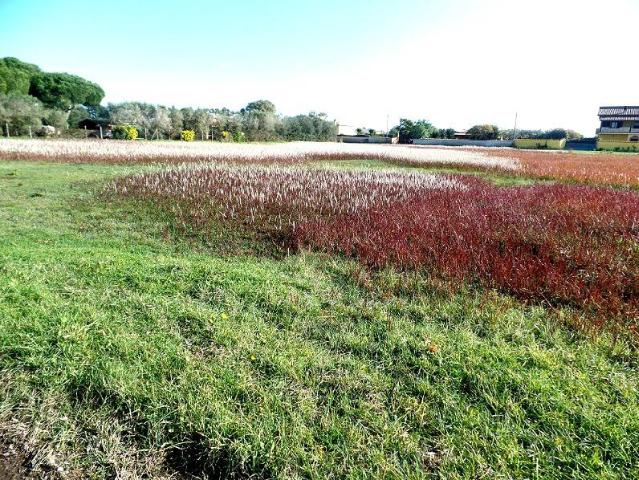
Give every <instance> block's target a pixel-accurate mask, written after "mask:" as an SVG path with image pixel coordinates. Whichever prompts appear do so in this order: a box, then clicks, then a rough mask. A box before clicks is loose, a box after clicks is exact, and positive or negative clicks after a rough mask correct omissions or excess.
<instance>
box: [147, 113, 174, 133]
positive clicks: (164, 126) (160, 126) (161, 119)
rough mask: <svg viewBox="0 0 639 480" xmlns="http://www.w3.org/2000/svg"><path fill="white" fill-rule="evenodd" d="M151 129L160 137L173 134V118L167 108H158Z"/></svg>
mask: <svg viewBox="0 0 639 480" xmlns="http://www.w3.org/2000/svg"><path fill="white" fill-rule="evenodd" d="M151 129H152V130H153V131H154V132H157V133H158V134H159V135H170V133H171V117H170V114H169V110H168V109H167V108H166V107H162V106H159V107H156V108H155V112H154V114H153V118H151Z"/></svg>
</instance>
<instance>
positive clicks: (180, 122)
mask: <svg viewBox="0 0 639 480" xmlns="http://www.w3.org/2000/svg"><path fill="white" fill-rule="evenodd" d="M169 119H170V120H171V130H170V132H169V137H173V136H175V135H176V134H178V133H181V132H182V130H183V129H184V115H183V114H182V111H181V110H178V109H177V108H175V107H171V108H170V109H169Z"/></svg>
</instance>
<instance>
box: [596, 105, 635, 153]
mask: <svg viewBox="0 0 639 480" xmlns="http://www.w3.org/2000/svg"><path fill="white" fill-rule="evenodd" d="M599 120H600V121H601V127H600V128H598V129H597V147H598V148H600V149H605V150H639V107H601V108H600V109H599Z"/></svg>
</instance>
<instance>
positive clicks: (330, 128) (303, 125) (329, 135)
mask: <svg viewBox="0 0 639 480" xmlns="http://www.w3.org/2000/svg"><path fill="white" fill-rule="evenodd" d="M278 133H279V135H280V136H281V137H282V138H284V139H286V140H320V141H330V140H334V139H335V136H336V135H337V124H336V123H335V122H333V121H330V120H329V119H328V117H327V116H326V114H324V113H319V114H318V113H314V112H311V113H309V114H308V115H296V116H294V117H285V118H283V119H282V121H281V123H280V125H279V127H278Z"/></svg>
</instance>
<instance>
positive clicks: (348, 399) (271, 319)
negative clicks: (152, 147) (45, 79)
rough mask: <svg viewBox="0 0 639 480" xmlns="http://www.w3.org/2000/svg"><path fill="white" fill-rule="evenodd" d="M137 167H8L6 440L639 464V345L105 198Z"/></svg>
mask: <svg viewBox="0 0 639 480" xmlns="http://www.w3.org/2000/svg"><path fill="white" fill-rule="evenodd" d="M352 167H357V168H361V167H367V168H368V167H379V165H378V166H375V165H368V164H366V165H362V164H360V165H352ZM141 168H142V167H126V166H115V167H114V166H104V165H102V166H101V165H81V164H75V165H67V164H46V163H27V162H6V161H0V375H1V376H2V382H3V388H2V390H0V392H1V393H0V446H3V445H4V446H6V445H8V444H10V443H13V444H16V445H21V446H22V445H24V452H25V455H27V459H28V461H29V462H30V464H29V468H30V469H31V471H32V472H33V474H34V475H36V476H37V477H38V476H45V475H52V476H53V478H55V475H58V473H57V471H58V468H60V469H63V473H62V474H61V475H64V477H65V478H144V475H149V476H150V477H151V478H161V477H163V476H164V477H166V478H168V477H170V476H171V475H173V476H174V477H173V478H193V477H195V478H206V477H207V476H208V477H210V478H286V479H289V478H316V479H320V478H353V479H363V478H384V479H392V478H398V479H399V478H538V479H557V478H570V479H586V478H605V479H613V478H620V479H621V478H626V479H627V478H639V390H638V387H639V385H638V384H639V375H638V373H639V368H638V362H637V353H636V351H633V350H631V349H629V348H628V347H627V346H626V345H625V344H624V343H623V341H619V342H617V343H615V344H614V345H613V343H612V342H611V341H610V339H609V338H608V337H607V336H605V335H599V336H594V335H587V334H586V333H584V332H581V331H579V330H578V329H576V328H573V327H570V326H569V324H570V321H569V320H568V319H569V318H571V315H570V312H567V311H549V310H545V309H543V308H541V307H534V306H524V305H521V304H519V303H517V302H515V301H514V300H512V299H510V298H507V297H504V296H500V295H498V294H496V293H493V292H481V291H477V290H473V289H470V288H469V289H467V290H466V291H460V292H458V293H456V294H450V293H448V290H447V289H446V288H445V287H444V286H438V285H435V284H433V282H429V281H428V279H426V278H422V277H419V276H416V275H414V274H397V273H393V272H391V271H383V272H378V273H371V272H368V271H366V270H365V269H363V268H361V267H359V266H358V265H357V263H355V262H353V261H349V260H345V259H339V258H331V257H326V256H323V255H318V254H312V253H302V254H297V255H292V256H279V257H278V256H274V255H268V254H262V255H253V256H251V255H249V254H247V253H246V252H247V250H245V249H243V250H241V251H243V252H245V253H243V254H239V255H231V254H230V253H229V252H231V251H232V250H228V249H226V250H224V249H222V248H221V247H220V245H214V244H207V243H205V242H203V241H201V240H198V239H189V238H183V237H181V236H179V235H178V234H177V233H175V232H172V231H170V230H168V229H167V222H166V221H165V220H163V219H162V218H161V217H160V216H159V215H158V214H156V213H154V212H153V211H151V210H150V209H148V207H145V206H139V205H133V204H127V203H119V202H107V201H105V200H104V199H103V198H102V197H101V196H100V195H99V193H98V192H99V191H100V188H101V185H103V184H104V183H105V182H106V181H107V180H108V179H109V178H112V177H114V176H116V175H120V174H125V173H129V172H132V171H135V170H140V169H141ZM147 168H148V167H147ZM518 180H519V179H518ZM506 183H508V182H506ZM255 250H256V251H261V250H260V248H256V249H255ZM5 458H7V460H5V461H6V462H11V461H12V458H13V457H12V456H11V455H9V456H8V457H5ZM16 458H17V456H16ZM0 472H1V469H0Z"/></svg>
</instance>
